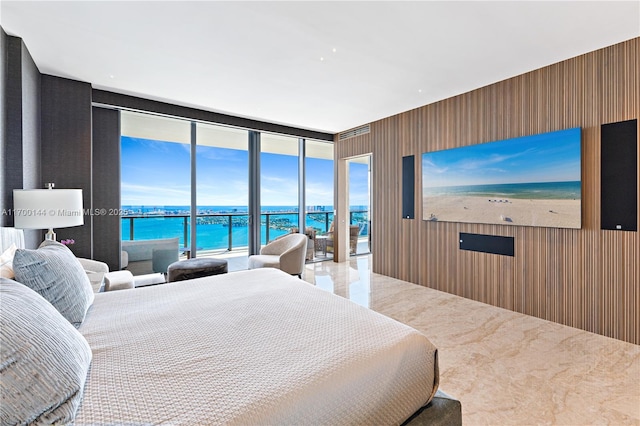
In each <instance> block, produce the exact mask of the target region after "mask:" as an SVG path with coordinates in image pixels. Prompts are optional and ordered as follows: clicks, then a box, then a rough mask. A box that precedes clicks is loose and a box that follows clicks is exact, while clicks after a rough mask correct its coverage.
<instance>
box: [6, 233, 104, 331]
mask: <svg viewBox="0 0 640 426" xmlns="http://www.w3.org/2000/svg"><path fill="white" fill-rule="evenodd" d="M13 272H14V274H15V280H16V281H18V282H19V283H21V284H24V285H26V286H27V287H29V288H30V289H32V290H34V291H36V292H37V293H39V294H40V295H41V296H42V297H44V298H45V299H47V300H48V301H49V302H50V303H51V304H52V305H53V306H54V307H55V308H56V309H57V310H58V312H60V313H61V314H62V316H63V317H65V318H66V319H68V320H69V322H71V323H72V324H73V325H75V326H76V327H79V326H80V324H82V321H84V317H85V315H86V314H87V310H88V309H89V307H90V306H91V304H92V303H93V298H94V294H93V289H92V287H91V282H90V281H89V277H88V276H87V274H86V272H85V271H84V269H83V268H82V265H81V264H80V261H79V260H78V259H77V258H76V257H75V255H74V254H73V252H72V251H71V250H69V249H68V248H67V246H65V245H63V244H60V243H57V242H55V241H45V242H43V243H42V244H41V245H40V247H39V248H38V249H37V250H26V249H18V250H16V254H15V256H14V257H13Z"/></svg>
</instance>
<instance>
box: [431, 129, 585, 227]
mask: <svg viewBox="0 0 640 426" xmlns="http://www.w3.org/2000/svg"><path fill="white" fill-rule="evenodd" d="M422 192H423V199H422V201H423V209H422V211H423V219H424V220H428V221H434V222H468V223H487V224H500V225H520V226H541V227H551V228H580V227H581V224H582V215H581V211H582V209H581V194H582V183H581V131H580V128H572V129H566V130H559V131H555V132H549V133H543V134H539V135H532V136H524V137H519V138H514V139H506V140H502V141H497V142H489V143H482V144H478V145H472V146H467V147H461V148H453V149H448V150H443V151H434V152H426V153H424V154H423V155H422Z"/></svg>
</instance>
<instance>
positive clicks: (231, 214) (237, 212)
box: [121, 206, 368, 250]
mask: <svg viewBox="0 0 640 426" xmlns="http://www.w3.org/2000/svg"><path fill="white" fill-rule="evenodd" d="M357 207H359V208H353V209H352V211H354V210H355V211H360V210H363V208H362V207H361V206H357ZM122 209H123V210H125V211H126V212H127V214H126V215H125V216H123V217H122V219H121V221H122V235H121V238H122V239H123V240H129V239H135V240H149V239H156V238H173V237H179V238H180V246H181V247H188V246H190V245H191V244H190V241H189V238H190V235H189V234H190V225H191V224H190V220H189V208H188V207H187V206H144V207H143V206H123V207H122ZM266 213H269V215H268V217H269V226H268V228H267V223H266V221H267V215H266ZM198 215H199V217H198V219H197V222H196V232H197V243H196V246H197V249H198V250H219V249H227V248H228V247H229V229H231V247H232V248H234V249H237V248H239V247H247V246H248V235H249V232H248V215H247V208H246V207H229V206H204V207H198ZM207 215H208V216H207ZM230 219H231V227H230V226H229V220H230ZM332 220H333V208H332V207H331V206H317V207H315V210H314V211H312V212H308V213H307V215H306V223H305V227H306V228H314V229H316V231H318V232H325V231H326V230H327V229H328V227H329V225H330V224H331V221H332ZM132 222H133V238H131V223H132ZM352 222H353V223H358V224H360V225H361V228H362V232H363V233H364V232H367V229H366V227H367V223H368V214H367V213H366V212H364V213H353V214H352ZM261 223H262V226H261V228H262V232H261V234H262V235H261V241H262V243H263V244H264V243H266V241H270V240H273V239H274V238H276V237H278V236H280V235H283V234H286V233H288V232H290V230H291V228H293V227H297V226H298V213H297V208H294V207H290V206H272V207H266V208H263V209H262V217H261ZM185 224H186V234H187V235H186V240H185ZM267 229H268V234H269V235H268V237H267ZM185 241H186V242H185Z"/></svg>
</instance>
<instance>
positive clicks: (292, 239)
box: [249, 234, 309, 278]
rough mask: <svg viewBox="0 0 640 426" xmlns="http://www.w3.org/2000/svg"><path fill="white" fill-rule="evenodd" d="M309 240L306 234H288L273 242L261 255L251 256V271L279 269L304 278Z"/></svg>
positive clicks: (261, 251)
mask: <svg viewBox="0 0 640 426" xmlns="http://www.w3.org/2000/svg"><path fill="white" fill-rule="evenodd" d="M308 240H309V238H308V237H307V236H306V235H304V234H287V235H285V236H283V237H281V238H278V239H277V240H274V241H271V242H270V243H269V244H267V245H266V246H264V247H262V250H260V254H255V255H253V256H249V269H256V268H278V269H281V270H283V271H284V272H286V273H288V274H291V275H297V276H298V277H300V278H302V271H304V260H305V255H306V253H307V241H308Z"/></svg>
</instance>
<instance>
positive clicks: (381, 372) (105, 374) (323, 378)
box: [76, 269, 438, 424]
mask: <svg viewBox="0 0 640 426" xmlns="http://www.w3.org/2000/svg"><path fill="white" fill-rule="evenodd" d="M79 331H80V333H81V334H82V335H83V336H84V337H85V338H86V339H87V341H88V342H89V346H90V347H91V348H92V352H93V362H92V365H91V368H90V371H89V376H88V379H87V383H86V385H85V391H84V398H83V402H82V406H81V407H80V410H79V411H78V414H77V417H76V424H98V423H103V424H104V423H112V424H113V423H118V424H123V423H125V424H134V423H135V424H139V423H144V424H156V423H160V422H167V421H169V422H170V423H171V424H400V423H402V422H403V421H404V420H406V419H407V418H409V417H410V416H411V415H412V414H413V413H414V412H416V411H417V410H418V409H420V408H421V407H422V406H423V405H425V404H426V403H428V402H429V401H430V400H431V398H432V397H433V395H434V394H435V391H436V389H437V385H438V368H437V350H436V348H435V347H434V346H433V345H432V344H431V343H430V342H429V340H427V338H426V337H424V336H423V335H422V334H420V333H418V332H417V331H415V330H413V329H411V328H409V327H407V326H404V325H403V324H400V323H398V322H395V321H393V320H391V319H389V318H387V317H384V316H382V315H379V314H377V313H375V312H372V311H370V310H368V309H365V308H362V307H360V306H357V305H355V304H353V303H351V302H350V301H348V300H345V299H343V298H340V297H338V296H335V295H332V294H329V293H326V292H324V291H322V290H319V289H317V288H315V287H314V286H312V285H310V284H308V283H306V282H304V281H301V280H299V279H297V278H293V277H291V276H288V275H286V274H284V273H283V272H281V271H279V270H276V269H259V270H251V271H241V272H235V273H231V274H226V275H221V276H215V277H207V278H200V279H195V280H190V281H185V282H178V283H171V284H165V285H160V286H154V287H147V288H140V289H135V290H127V291H119V292H109V293H102V294H97V295H96V297H95V301H94V303H93V306H92V307H91V309H90V311H89V312H88V314H87V318H86V320H85V321H84V322H83V324H82V326H81V327H80V328H79ZM116 378H117V379H116Z"/></svg>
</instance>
